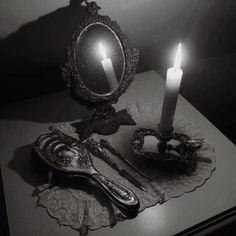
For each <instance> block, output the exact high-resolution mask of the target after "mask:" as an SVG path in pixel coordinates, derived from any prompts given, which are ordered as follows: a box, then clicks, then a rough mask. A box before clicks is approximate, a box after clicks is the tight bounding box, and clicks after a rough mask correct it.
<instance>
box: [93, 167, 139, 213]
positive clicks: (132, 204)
mask: <svg viewBox="0 0 236 236" xmlns="http://www.w3.org/2000/svg"><path fill="white" fill-rule="evenodd" d="M91 177H92V178H93V179H94V180H95V181H96V182H97V183H98V184H99V185H100V187H101V188H102V189H103V190H104V192H105V193H106V194H107V196H108V197H109V198H110V199H111V200H112V201H113V202H114V203H115V204H116V205H117V206H118V207H121V208H122V209H124V210H138V208H139V206H140V204H139V200H138V198H137V196H136V195H135V194H134V193H133V192H132V191H131V190H130V189H129V188H127V187H125V186H124V185H122V184H119V183H117V182H115V181H113V180H111V179H109V178H107V177H105V176H104V175H102V174H101V173H99V172H96V173H93V174H92V176H91Z"/></svg>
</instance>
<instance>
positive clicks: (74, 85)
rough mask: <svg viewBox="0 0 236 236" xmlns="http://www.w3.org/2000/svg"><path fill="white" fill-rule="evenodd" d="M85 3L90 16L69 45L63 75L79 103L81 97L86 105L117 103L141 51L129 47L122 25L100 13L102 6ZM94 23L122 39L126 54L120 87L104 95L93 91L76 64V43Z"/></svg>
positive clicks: (128, 81)
mask: <svg viewBox="0 0 236 236" xmlns="http://www.w3.org/2000/svg"><path fill="white" fill-rule="evenodd" d="M85 3H86V6H87V10H88V12H89V16H88V17H87V18H85V19H84V21H83V22H82V23H81V24H80V27H79V29H78V30H76V31H75V32H74V33H73V35H72V44H71V46H69V47H68V51H67V61H66V63H65V65H64V66H63V67H62V76H63V79H64V81H65V83H66V86H67V87H68V88H69V90H70V93H71V96H72V97H73V98H74V99H75V100H77V101H78V102H79V103H81V99H83V100H84V102H86V105H88V106H92V107H94V106H96V105H98V104H99V103H100V104H112V103H116V102H117V101H118V98H119V97H120V95H121V94H122V93H124V92H125V91H126V89H127V88H128V86H129V85H130V83H131V82H132V80H133V78H134V75H135V72H136V68H137V64H138V60H139V51H138V50H137V49H135V48H132V49H130V48H129V45H128V38H127V36H126V35H125V34H123V32H122V31H121V29H120V26H119V25H118V24H117V23H116V22H115V21H112V20H111V19H110V17H109V16H102V15H99V14H98V10H99V9H101V8H100V7H99V6H97V4H96V3H95V2H90V3H88V2H85ZM93 23H101V24H104V25H105V26H107V27H108V28H110V29H111V30H112V31H113V32H114V33H115V35H116V36H117V38H118V39H119V40H120V43H121V45H122V47H123V48H122V49H123V52H124V56H125V71H124V75H123V78H121V81H120V82H119V85H118V87H117V88H116V89H115V90H114V91H113V92H111V93H106V94H104V95H101V94H96V93H93V92H92V91H91V90H89V89H88V88H87V87H86V86H85V84H84V83H83V81H82V79H81V77H80V74H79V71H78V69H77V64H76V45H77V42H78V39H79V36H80V35H81V33H82V32H83V30H84V29H85V28H86V27H88V26H89V25H91V24H93Z"/></svg>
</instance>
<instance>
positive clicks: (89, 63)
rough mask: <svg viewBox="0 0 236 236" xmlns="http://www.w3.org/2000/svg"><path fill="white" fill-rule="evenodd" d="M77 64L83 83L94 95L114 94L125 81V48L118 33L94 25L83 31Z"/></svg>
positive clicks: (76, 53)
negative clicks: (122, 81)
mask: <svg viewBox="0 0 236 236" xmlns="http://www.w3.org/2000/svg"><path fill="white" fill-rule="evenodd" d="M75 60H76V65H77V69H78V73H79V75H80V78H81V80H82V81H83V83H84V85H85V86H86V87H87V88H88V89H89V90H90V91H91V92H92V93H95V94H99V95H105V94H110V93H112V92H113V91H115V90H116V89H117V88H118V86H119V83H120V82H121V80H122V79H123V76H124V72H125V55H124V51H123V46H122V44H121V42H120V40H119V38H118V37H117V35H116V34H115V32H114V31H113V30H112V29H110V28H109V27H108V26H107V25H105V24H103V23H100V22H96V23H92V24H90V25H88V26H87V27H85V28H84V29H83V31H82V32H81V33H80V35H79V37H78V40H77V42H76V48H75Z"/></svg>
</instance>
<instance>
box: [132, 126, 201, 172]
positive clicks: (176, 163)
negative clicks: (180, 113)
mask: <svg viewBox="0 0 236 236" xmlns="http://www.w3.org/2000/svg"><path fill="white" fill-rule="evenodd" d="M145 136H151V137H152V138H154V139H157V147H156V152H153V151H148V150H144V149H143V147H144V143H145ZM154 139H153V140H154ZM149 142H150V140H149ZM202 144H203V140H201V139H191V138H190V137H189V136H188V135H186V134H184V133H176V132H172V133H170V134H168V135H164V134H162V133H161V132H160V130H159V125H158V126H157V129H156V130H153V129H146V128H141V129H138V130H136V131H135V132H134V134H133V138H132V151H133V153H134V154H135V155H136V156H138V157H140V158H142V159H145V160H149V161H151V162H155V163H157V164H158V165H159V166H160V167H163V168H171V169H176V170H193V169H194V168H195V166H196V163H197V154H196V151H197V150H198V149H200V148H201V146H202Z"/></svg>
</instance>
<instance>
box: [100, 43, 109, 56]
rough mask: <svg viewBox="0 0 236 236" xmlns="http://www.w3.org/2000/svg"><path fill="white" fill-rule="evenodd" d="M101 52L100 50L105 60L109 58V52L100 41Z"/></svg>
mask: <svg viewBox="0 0 236 236" xmlns="http://www.w3.org/2000/svg"><path fill="white" fill-rule="evenodd" d="M99 52H100V54H101V56H102V59H103V60H105V59H107V52H106V49H105V47H104V46H103V44H102V43H99Z"/></svg>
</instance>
